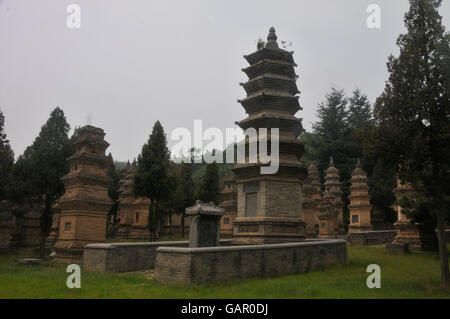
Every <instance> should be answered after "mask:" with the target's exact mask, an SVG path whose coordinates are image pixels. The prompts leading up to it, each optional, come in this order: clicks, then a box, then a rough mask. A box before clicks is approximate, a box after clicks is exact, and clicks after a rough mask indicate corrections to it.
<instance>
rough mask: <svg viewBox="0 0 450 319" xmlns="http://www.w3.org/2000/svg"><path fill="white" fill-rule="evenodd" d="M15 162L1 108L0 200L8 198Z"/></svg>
mask: <svg viewBox="0 0 450 319" xmlns="http://www.w3.org/2000/svg"><path fill="white" fill-rule="evenodd" d="M13 164H14V153H13V151H12V149H11V146H10V145H9V141H8V139H7V137H6V133H5V116H4V115H3V112H2V111H1V110H0V201H1V200H4V199H7V197H8V195H7V194H8V186H9V180H10V179H9V176H10V172H11V169H12V167H13Z"/></svg>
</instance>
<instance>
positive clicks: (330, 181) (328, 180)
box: [324, 157, 345, 235]
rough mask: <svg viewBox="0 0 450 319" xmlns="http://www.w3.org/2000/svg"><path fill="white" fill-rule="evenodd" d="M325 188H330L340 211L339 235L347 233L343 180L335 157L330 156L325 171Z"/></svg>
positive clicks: (335, 205)
mask: <svg viewBox="0 0 450 319" xmlns="http://www.w3.org/2000/svg"><path fill="white" fill-rule="evenodd" d="M325 174H326V175H325V184H324V186H325V189H328V190H329V192H330V194H331V196H332V197H333V198H334V199H333V204H334V207H335V208H336V210H337V211H338V216H337V227H338V228H337V232H338V233H339V235H345V224H344V212H343V209H344V203H343V202H342V191H341V182H340V181H339V171H338V169H337V168H336V167H335V166H334V161H333V157H330V164H329V165H328V168H327V170H326V171H325Z"/></svg>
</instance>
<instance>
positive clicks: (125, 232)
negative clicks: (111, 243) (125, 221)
mask: <svg viewBox="0 0 450 319" xmlns="http://www.w3.org/2000/svg"><path fill="white" fill-rule="evenodd" d="M130 229H131V226H130V225H120V226H119V228H118V229H117V231H116V234H115V236H114V237H116V238H123V239H127V238H129V236H130Z"/></svg>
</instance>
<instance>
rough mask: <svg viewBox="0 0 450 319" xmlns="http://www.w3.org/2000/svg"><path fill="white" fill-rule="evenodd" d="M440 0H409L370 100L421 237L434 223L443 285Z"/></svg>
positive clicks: (446, 56) (444, 95) (443, 37)
mask: <svg viewBox="0 0 450 319" xmlns="http://www.w3.org/2000/svg"><path fill="white" fill-rule="evenodd" d="M441 2H442V1H441V0H410V9H409V11H408V12H407V13H406V15H405V25H406V29H407V33H406V34H403V35H400V36H399V38H398V40H397V45H398V46H399V48H400V54H399V56H398V57H394V56H392V55H391V56H390V57H389V61H388V63H387V67H388V71H389V74H390V75H389V80H388V81H387V82H386V87H385V89H384V92H383V94H382V95H381V96H380V97H379V98H378V99H377V101H376V104H375V117H376V120H377V122H378V123H379V128H378V130H377V131H376V139H375V141H376V142H377V143H376V144H375V148H376V149H377V152H379V153H380V154H383V155H384V157H385V161H390V162H391V163H393V164H394V166H395V171H396V173H397V175H398V177H399V178H400V179H401V180H402V181H403V182H407V183H411V184H412V185H413V187H414V189H415V191H416V193H417V199H416V200H413V201H411V202H409V203H404V204H408V205H409V209H410V212H409V213H410V215H411V217H412V218H413V219H422V220H423V224H424V225H423V226H422V238H421V239H422V241H424V240H425V241H426V240H427V239H428V238H433V236H435V233H434V229H435V225H436V224H437V226H438V230H439V231H438V234H439V237H440V240H439V245H440V247H439V249H440V253H441V273H442V281H443V284H444V285H448V284H449V283H450V273H449V269H448V258H447V252H446V249H445V246H444V243H445V233H444V227H445V220H446V219H448V217H449V215H450V187H449V185H450V161H449V158H450V147H449V145H450V34H449V33H447V32H446V31H445V27H444V26H443V24H442V17H441V16H440V15H439V12H438V8H439V7H440V5H441ZM427 215H428V217H426V216H427ZM428 242H430V243H431V244H432V241H430V240H429V241H428ZM434 244H435V245H436V243H434Z"/></svg>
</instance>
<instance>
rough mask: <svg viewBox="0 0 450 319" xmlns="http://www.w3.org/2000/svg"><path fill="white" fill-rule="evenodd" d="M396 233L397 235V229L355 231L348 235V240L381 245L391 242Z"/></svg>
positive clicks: (355, 243)
mask: <svg viewBox="0 0 450 319" xmlns="http://www.w3.org/2000/svg"><path fill="white" fill-rule="evenodd" d="M395 235H397V231H396V230H379V231H366V232H355V233H350V234H349V235H348V236H347V241H348V242H349V243H350V244H352V245H362V246H365V245H380V244H387V243H391V242H392V241H393V240H394V238H395Z"/></svg>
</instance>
